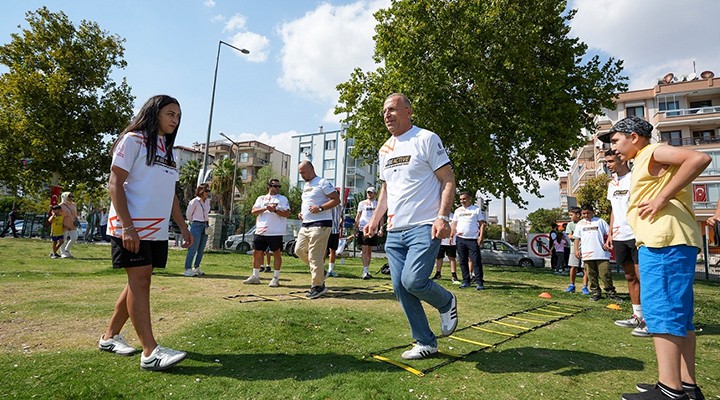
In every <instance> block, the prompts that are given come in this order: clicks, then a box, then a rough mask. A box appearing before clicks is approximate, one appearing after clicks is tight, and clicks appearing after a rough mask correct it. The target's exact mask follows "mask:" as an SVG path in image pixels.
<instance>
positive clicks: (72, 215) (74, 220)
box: [60, 192, 80, 258]
mask: <svg viewBox="0 0 720 400" xmlns="http://www.w3.org/2000/svg"><path fill="white" fill-rule="evenodd" d="M74 198H75V196H73V194H72V193H70V192H63V193H62V194H61V195H60V199H61V200H62V201H61V203H60V206H61V207H62V209H63V215H64V218H63V226H64V235H65V243H64V244H63V245H62V246H60V257H62V258H73V257H74V256H73V254H72V253H71V252H70V249H71V248H72V247H73V245H74V244H75V243H77V240H78V228H79V227H80V220H79V219H78V213H77V205H76V204H75V201H74Z"/></svg>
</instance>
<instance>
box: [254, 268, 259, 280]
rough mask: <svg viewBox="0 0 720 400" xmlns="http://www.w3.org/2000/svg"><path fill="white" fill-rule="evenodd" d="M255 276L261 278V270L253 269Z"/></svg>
mask: <svg viewBox="0 0 720 400" xmlns="http://www.w3.org/2000/svg"><path fill="white" fill-rule="evenodd" d="M253 276H257V277H258V278H259V277H260V268H253Z"/></svg>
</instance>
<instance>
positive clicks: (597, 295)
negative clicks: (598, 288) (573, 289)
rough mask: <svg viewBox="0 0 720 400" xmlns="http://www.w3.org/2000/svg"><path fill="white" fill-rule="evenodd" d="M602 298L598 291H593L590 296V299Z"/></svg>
mask: <svg viewBox="0 0 720 400" xmlns="http://www.w3.org/2000/svg"><path fill="white" fill-rule="evenodd" d="M600 299H602V295H601V294H599V293H595V294H594V295H592V296H590V301H598V300H600Z"/></svg>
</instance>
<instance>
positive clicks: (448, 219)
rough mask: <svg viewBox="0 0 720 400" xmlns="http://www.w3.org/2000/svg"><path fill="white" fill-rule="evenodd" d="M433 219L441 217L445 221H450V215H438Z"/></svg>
mask: <svg viewBox="0 0 720 400" xmlns="http://www.w3.org/2000/svg"><path fill="white" fill-rule="evenodd" d="M435 219H441V220H443V221H445V222H450V217H448V216H447V215H438V216H437V218H435Z"/></svg>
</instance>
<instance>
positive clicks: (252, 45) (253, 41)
mask: <svg viewBox="0 0 720 400" xmlns="http://www.w3.org/2000/svg"><path fill="white" fill-rule="evenodd" d="M229 42H230V44H231V45H233V46H235V47H237V48H239V49H248V50H250V54H246V55H245V56H244V57H245V58H247V60H248V61H250V62H256V63H261V62H264V61H266V60H267V58H268V54H269V52H270V50H269V48H268V47H269V46H270V40H269V39H268V38H266V37H265V36H263V35H260V34H257V33H255V32H249V31H248V32H239V33H236V34H234V35H233V36H232V37H231V38H230V40H229Z"/></svg>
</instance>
